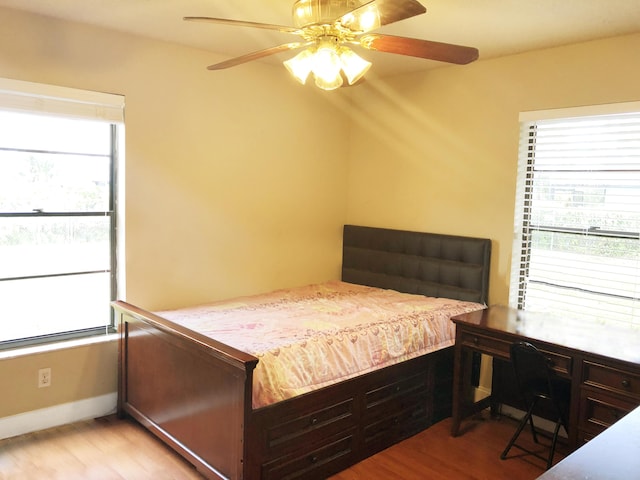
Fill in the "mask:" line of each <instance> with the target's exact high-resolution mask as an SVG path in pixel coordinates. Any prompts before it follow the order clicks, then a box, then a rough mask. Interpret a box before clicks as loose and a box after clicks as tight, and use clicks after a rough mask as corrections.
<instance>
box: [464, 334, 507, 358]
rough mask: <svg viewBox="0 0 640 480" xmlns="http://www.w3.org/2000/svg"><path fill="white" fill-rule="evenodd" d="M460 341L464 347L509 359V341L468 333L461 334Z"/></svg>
mask: <svg viewBox="0 0 640 480" xmlns="http://www.w3.org/2000/svg"><path fill="white" fill-rule="evenodd" d="M460 340H461V342H462V345H464V346H465V347H470V348H473V349H474V350H477V351H479V352H482V353H486V354H488V355H491V356H494V357H502V358H504V359H507V360H508V359H509V348H510V347H511V342H509V341H506V340H498V339H496V338H493V337H488V336H485V335H481V334H475V333H468V332H463V333H462V335H461V336H460Z"/></svg>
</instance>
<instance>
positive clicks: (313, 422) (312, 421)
mask: <svg viewBox="0 0 640 480" xmlns="http://www.w3.org/2000/svg"><path fill="white" fill-rule="evenodd" d="M317 424H318V419H317V418H316V417H313V418H312V419H311V425H317Z"/></svg>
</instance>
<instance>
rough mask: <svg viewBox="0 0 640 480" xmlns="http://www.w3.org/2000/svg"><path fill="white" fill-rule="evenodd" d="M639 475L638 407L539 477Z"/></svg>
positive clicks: (615, 479) (620, 478) (575, 479)
mask: <svg viewBox="0 0 640 480" xmlns="http://www.w3.org/2000/svg"><path fill="white" fill-rule="evenodd" d="M639 477H640V408H636V409H635V410H634V411H632V412H631V413H630V414H629V415H627V416H626V417H624V418H623V419H622V420H620V421H619V422H617V423H616V424H615V425H613V426H612V427H611V428H608V429H607V430H606V431H604V432H602V433H601V434H600V435H598V436H597V437H595V438H594V439H593V440H591V441H590V442H589V443H587V444H586V445H584V446H583V447H581V448H579V449H578V450H576V451H575V452H573V453H572V454H571V455H569V456H568V457H567V458H565V459H564V460H562V461H561V462H560V463H558V464H557V465H556V466H554V467H553V468H551V470H548V471H547V472H545V473H544V474H543V475H542V476H540V477H538V479H539V480H567V479H571V480H587V479H597V480H626V479H632V478H639Z"/></svg>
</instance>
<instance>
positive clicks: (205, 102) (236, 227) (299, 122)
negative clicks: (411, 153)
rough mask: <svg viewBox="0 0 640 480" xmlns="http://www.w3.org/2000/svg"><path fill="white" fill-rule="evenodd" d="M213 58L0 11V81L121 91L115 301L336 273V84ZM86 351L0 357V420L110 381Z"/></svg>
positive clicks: (164, 302)
mask: <svg viewBox="0 0 640 480" xmlns="http://www.w3.org/2000/svg"><path fill="white" fill-rule="evenodd" d="M218 60H220V58H216V57H215V56H213V55H211V54H210V53H206V52H203V51H198V50H193V49H189V48H185V47H181V46H177V45H171V44H165V43H161V42H156V41H151V40H145V39H141V38H137V37H133V36H129V35H125V34H121V33H116V32H111V31H106V30H101V29H98V28H93V27H89V26H82V25H78V24H72V23H66V22H61V21H56V20H50V19H46V18H43V17H38V16H33V15H29V14H24V13H19V12H15V11H11V10H6V9H2V8H0V77H5V78H12V79H17V80H24V81H31V82H41V83H49V84H54V85H62V86H66V87H74V88H82V89H88V90H96V91H105V92H112V93H117V94H122V95H125V97H126V111H125V116H126V170H125V179H126V212H125V213H126V271H127V279H126V280H127V281H126V285H127V288H126V292H122V294H121V297H125V296H126V298H127V299H128V300H129V301H130V302H133V303H136V304H140V305H144V306H146V307H147V308H151V309H156V308H166V307H173V306H179V305H183V304H189V303H193V302H198V301H205V300H210V299H216V298H224V297H230V296H233V295H240V294H246V293H252V292H259V291H266V290H269V289H272V288H277V287H284V286H289V285H296V284H304V283H311V282H315V281H323V280H327V279H332V278H337V277H338V275H339V268H340V241H341V227H342V225H343V224H344V220H345V205H346V162H345V154H344V152H346V151H347V150H348V117H347V116H346V115H344V114H343V111H344V109H345V108H347V107H348V97H347V96H346V95H347V94H346V93H343V92H335V94H333V95H329V96H327V95H322V94H321V93H320V92H318V91H317V90H316V89H313V88H305V87H302V86H300V85H298V84H297V83H295V81H294V80H293V79H291V78H290V76H289V75H288V73H287V72H286V70H285V69H284V68H281V67H274V66H263V65H260V64H256V63H253V64H248V65H244V66H241V67H237V68H236V69H234V70H229V71H224V72H209V71H207V70H206V68H205V67H206V66H207V65H209V64H211V63H215V62H216V61H218ZM72 300H73V297H72V296H70V301H72ZM2 320H3V321H4V319H2ZM90 350H91V351H93V352H95V354H96V355H98V356H99V357H100V359H97V360H96V361H95V362H92V363H89V361H88V360H87V358H86V357H85V353H86V352H85V351H84V350H78V349H73V350H70V351H68V352H64V353H63V352H55V353H51V354H49V356H47V357H45V358H44V360H43V361H40V360H41V359H37V360H36V359H12V360H4V361H2V360H0V385H2V389H3V391H12V392H15V394H12V395H2V396H0V418H2V417H5V416H8V415H13V414H15V413H20V412H24V411H29V410H31V409H34V408H42V407H43V406H47V405H55V404H57V403H59V402H70V401H74V400H79V399H84V398H89V397H93V396H98V395H101V394H103V393H104V390H105V388H106V389H107V390H110V391H115V389H116V376H115V365H116V354H115V347H114V348H103V347H91V348H90ZM42 363H44V364H47V365H45V366H52V365H55V366H56V367H55V369H54V385H53V386H52V387H51V388H50V389H48V390H47V389H44V390H43V389H40V390H34V388H33V386H34V385H35V384H34V378H35V375H36V371H37V368H36V367H37V365H41V364H42ZM105 364H106V365H111V366H113V367H114V368H110V369H106V370H105V369H102V368H98V367H100V366H102V365H105ZM64 365H68V366H69V368H68V369H66V367H65V366H64ZM81 365H87V366H91V368H87V369H84V368H79V366H81ZM72 367H73V368H72ZM38 368H40V367H38ZM97 372H100V375H105V377H106V380H105V381H104V382H102V381H101V382H99V384H96V383H95V378H96V374H97ZM105 382H106V383H105ZM78 385H84V386H85V387H86V388H82V389H78V388H77V386H78ZM92 385H93V386H92ZM105 385H108V387H105ZM45 399H47V400H46V401H44V400H45Z"/></svg>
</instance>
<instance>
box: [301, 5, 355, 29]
mask: <svg viewBox="0 0 640 480" xmlns="http://www.w3.org/2000/svg"><path fill="white" fill-rule="evenodd" d="M365 3H367V0H296V2H294V4H293V22H294V24H295V26H296V27H297V28H302V27H306V26H308V25H323V24H332V23H333V22H334V21H335V20H336V19H338V18H340V17H341V16H343V15H344V14H345V13H348V12H350V11H352V10H354V9H356V8H358V7H359V6H361V5H363V4H365Z"/></svg>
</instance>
